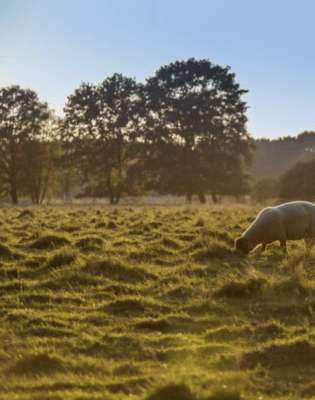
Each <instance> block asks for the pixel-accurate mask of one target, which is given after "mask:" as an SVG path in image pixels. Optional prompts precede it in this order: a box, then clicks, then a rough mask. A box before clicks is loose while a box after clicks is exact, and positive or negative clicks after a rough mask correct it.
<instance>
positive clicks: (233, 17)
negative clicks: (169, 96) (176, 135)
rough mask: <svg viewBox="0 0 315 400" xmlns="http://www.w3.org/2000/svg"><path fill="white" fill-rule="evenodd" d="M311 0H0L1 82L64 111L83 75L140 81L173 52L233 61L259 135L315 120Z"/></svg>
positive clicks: (314, 6)
mask: <svg viewBox="0 0 315 400" xmlns="http://www.w3.org/2000/svg"><path fill="white" fill-rule="evenodd" d="M314 15H315V2H314V1H313V0H308V1H305V0H299V1H297V0H294V1H290V0H110V1H109V0H0V39H1V40H0V87H4V86H9V85H12V84H18V85H20V86H21V87H23V88H30V89H32V90H35V91H36V92H37V93H38V95H39V97H40V99H41V100H45V101H47V102H48V103H49V105H50V106H51V107H52V108H54V109H55V110H56V112H57V114H59V115H62V108H63V107H64V104H65V102H66V98H67V96H68V95H70V94H72V93H73V92H74V90H75V89H76V88H77V87H79V85H80V84H81V81H84V82H91V83H95V84H96V83H99V82H101V81H102V80H104V79H105V78H106V77H108V76H111V75H112V74H114V73H115V72H119V73H122V74H123V75H126V76H131V77H135V78H136V79H137V81H139V82H144V81H145V79H146V78H147V77H149V76H151V75H153V74H154V73H155V71H156V70H157V69H158V68H160V67H161V66H163V65H167V64H169V63H171V62H173V61H176V60H179V61H181V60H187V59H188V58H190V57H194V58H196V59H203V58H207V59H209V60H210V61H211V62H212V63H214V64H219V65H221V66H223V67H225V66H227V65H229V66H231V71H232V72H234V73H235V74H236V80H237V82H239V83H240V85H241V87H242V88H244V89H248V90H249V93H248V94H246V95H245V96H244V99H245V100H246V101H247V103H248V105H249V106H250V109H249V110H248V112H247V116H248V119H249V122H248V129H249V131H250V133H251V134H252V135H253V136H254V137H255V138H258V137H268V138H276V137H279V136H288V135H290V136H293V135H296V134H298V133H300V132H302V131H303V130H315V40H314V38H315V34H314Z"/></svg>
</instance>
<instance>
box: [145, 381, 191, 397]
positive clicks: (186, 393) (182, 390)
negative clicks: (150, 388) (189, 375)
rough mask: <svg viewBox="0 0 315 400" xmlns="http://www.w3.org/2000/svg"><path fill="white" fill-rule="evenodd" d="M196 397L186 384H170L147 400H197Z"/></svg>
mask: <svg viewBox="0 0 315 400" xmlns="http://www.w3.org/2000/svg"><path fill="white" fill-rule="evenodd" d="M195 399H196V396H195V395H194V394H193V393H192V392H191V390H190V388H189V386H187V385H186V384H184V383H170V384H168V385H166V386H164V387H161V388H158V389H156V390H155V392H154V393H152V394H151V395H150V396H148V397H146V399H145V400H195Z"/></svg>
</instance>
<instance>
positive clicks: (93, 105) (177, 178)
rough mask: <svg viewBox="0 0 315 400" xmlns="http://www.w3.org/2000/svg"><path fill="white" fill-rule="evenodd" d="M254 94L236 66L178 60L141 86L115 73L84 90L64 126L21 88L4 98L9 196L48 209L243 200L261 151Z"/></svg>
mask: <svg viewBox="0 0 315 400" xmlns="http://www.w3.org/2000/svg"><path fill="white" fill-rule="evenodd" d="M245 93H247V90H244V89H241V88H240V85H239V84H238V83H237V82H236V81H235V74H234V73H231V72H230V67H226V68H223V67H221V66H218V65H214V64H212V63H211V62H210V61H209V60H195V59H194V58H191V59H188V60H187V61H181V62H179V61H176V62H174V63H171V64H169V65H166V66H163V67H161V68H160V69H158V70H157V71H156V73H155V74H154V75H153V76H152V77H149V78H148V79H146V81H145V83H138V82H136V80H135V79H133V78H129V77H125V76H123V75H122V74H118V73H115V74H114V75H112V76H110V77H108V78H106V79H105V80H104V81H103V82H101V83H99V84H91V83H85V82H82V83H81V85H80V86H79V87H78V88H77V89H76V90H75V91H74V93H73V94H71V95H69V96H68V98H67V101H66V104H65V106H64V110H63V111H64V117H62V118H61V117H56V116H55V115H54V113H53V112H52V110H50V109H49V107H48V104H47V103H46V102H43V101H41V100H40V99H39V98H38V96H37V94H36V93H35V92H34V91H32V90H30V89H22V88H20V87H19V86H17V85H13V86H10V87H6V88H2V89H0V154H1V157H0V194H1V195H2V196H5V195H10V197H11V199H12V202H13V203H14V204H17V203H18V199H19V197H20V196H29V197H30V198H31V200H32V201H33V202H34V203H36V204H39V203H42V202H43V200H44V199H45V198H46V197H47V196H51V195H52V194H53V193H56V190H57V187H58V190H59V192H60V193H62V195H63V196H64V197H71V196H72V191H73V188H74V186H75V187H79V188H80V192H81V193H80V194H81V196H89V197H106V198H108V199H109V201H110V203H111V204H117V203H118V202H119V201H120V199H121V198H122V197H123V196H126V195H128V196H139V195H142V194H144V193H147V192H149V191H154V192H155V193H158V194H172V195H177V196H186V198H187V200H188V201H191V198H192V196H193V195H197V196H198V197H199V199H200V201H201V202H204V201H205V197H206V195H211V196H212V199H213V200H214V201H217V198H218V196H219V195H233V196H239V195H242V194H245V193H247V192H248V190H249V185H250V177H249V174H248V167H249V166H250V165H251V163H252V161H253V150H254V144H253V140H252V138H251V136H250V135H249V133H248V131H247V127H246V122H247V117H246V110H247V104H246V102H245V101H244V100H243V99H242V97H243V95H244V94H245Z"/></svg>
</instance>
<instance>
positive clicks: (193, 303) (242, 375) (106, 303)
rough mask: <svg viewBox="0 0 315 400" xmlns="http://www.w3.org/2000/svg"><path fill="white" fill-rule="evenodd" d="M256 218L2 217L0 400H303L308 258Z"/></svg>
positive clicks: (133, 213)
mask: <svg viewBox="0 0 315 400" xmlns="http://www.w3.org/2000/svg"><path fill="white" fill-rule="evenodd" d="M258 211H259V208H257V207H256V208H254V207H250V206H228V207H222V206H221V207H220V206H218V207H214V206H211V205H209V206H203V207H193V206H192V207H185V206H184V207H173V208H165V207H135V208H130V207H117V208H109V207H103V208H101V207H99V206H92V207H72V208H70V207H69V208H66V207H49V206H47V207H38V208H36V207H28V208H19V207H15V208H13V207H12V208H2V209H0V225H1V226H0V229H1V233H0V276H1V281H0V296H1V297H0V360H1V363H0V399H10V400H11V399H62V400H64V399H141V400H142V399H148V400H194V399H200V400H240V399H245V400H246V399H259V400H260V399H269V398H273V399H298V398H302V397H303V398H308V399H310V398H315V253H312V252H310V253H306V252H305V251H304V243H302V242H291V243H289V246H288V249H289V253H290V255H289V256H287V257H286V258H283V256H282V252H281V250H280V248H279V245H278V244H274V245H272V246H270V247H269V249H267V251H266V253H264V254H263V255H261V254H260V253H259V251H256V252H254V253H252V254H251V255H250V256H249V257H245V256H242V255H239V254H238V253H237V252H236V251H235V250H234V249H233V241H234V239H235V238H236V237H238V236H240V234H241V233H242V232H243V231H244V230H245V229H246V228H247V227H248V225H249V224H250V222H251V221H252V219H253V217H255V216H256V214H257V212H258Z"/></svg>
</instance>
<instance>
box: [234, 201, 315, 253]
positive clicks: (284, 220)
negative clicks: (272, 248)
mask: <svg viewBox="0 0 315 400" xmlns="http://www.w3.org/2000/svg"><path fill="white" fill-rule="evenodd" d="M314 237H315V205H314V204H312V203H309V202H307V201H295V202H292V203H285V204H282V205H280V206H277V207H268V208H265V209H264V210H262V211H261V212H260V213H259V214H258V215H257V218H256V219H255V221H254V222H253V223H252V224H251V225H250V227H249V228H248V229H247V230H246V231H245V232H244V233H243V235H242V237H240V238H239V239H236V241H235V247H236V248H237V249H238V250H241V251H242V252H243V253H246V254H247V253H249V252H250V251H252V250H253V249H254V248H255V247H256V246H258V245H259V244H262V251H264V250H265V249H266V246H267V244H270V243H273V242H275V241H277V240H279V241H280V246H281V248H282V250H283V252H284V254H286V253H287V246H286V241H287V240H299V239H304V240H305V243H306V248H309V247H311V246H313V245H314Z"/></svg>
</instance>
